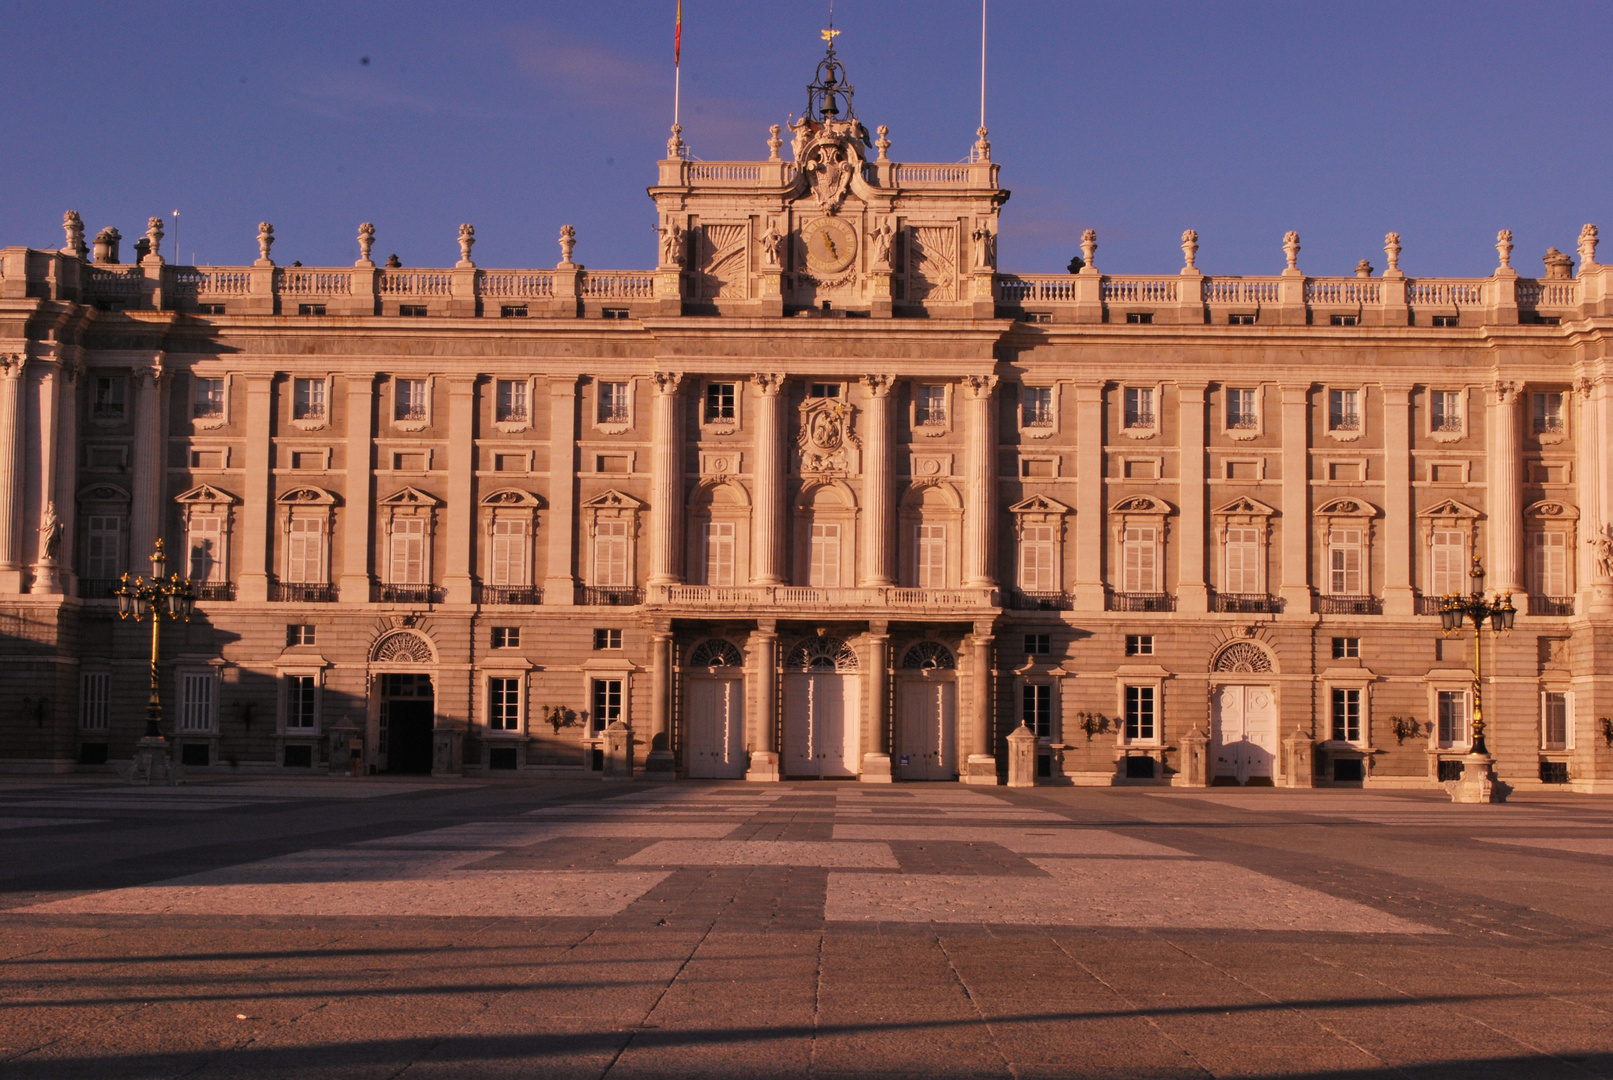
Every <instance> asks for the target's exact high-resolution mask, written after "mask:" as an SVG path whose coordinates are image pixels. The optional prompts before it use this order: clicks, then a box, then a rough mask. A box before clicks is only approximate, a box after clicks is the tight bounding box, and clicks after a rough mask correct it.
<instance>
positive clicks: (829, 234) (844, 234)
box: [801, 217, 857, 274]
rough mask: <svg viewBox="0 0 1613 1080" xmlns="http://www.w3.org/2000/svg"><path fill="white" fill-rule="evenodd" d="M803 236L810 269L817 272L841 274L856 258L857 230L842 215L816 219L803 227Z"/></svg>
mask: <svg viewBox="0 0 1613 1080" xmlns="http://www.w3.org/2000/svg"><path fill="white" fill-rule="evenodd" d="M801 239H802V240H803V241H804V242H805V244H806V257H807V269H808V270H811V271H812V272H813V273H815V274H838V273H839V272H840V271H842V270H844V269H845V268H846V267H848V266H850V265H851V261H852V259H854V258H856V257H857V230H856V229H854V228H852V226H851V225H850V224H849V223H848V222H846V221H844V220H842V219H840V218H832V217H821V218H814V219H813V220H811V221H809V222H807V223H806V225H805V226H804V227H803V228H802V229H801Z"/></svg>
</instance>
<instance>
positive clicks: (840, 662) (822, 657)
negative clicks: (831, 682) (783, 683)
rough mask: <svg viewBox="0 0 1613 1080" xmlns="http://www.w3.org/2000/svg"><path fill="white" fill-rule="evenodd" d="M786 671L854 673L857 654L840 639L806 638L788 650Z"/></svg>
mask: <svg viewBox="0 0 1613 1080" xmlns="http://www.w3.org/2000/svg"><path fill="white" fill-rule="evenodd" d="M784 667H785V669H786V670H788V671H856V670H857V654H856V653H855V652H853V651H852V648H851V646H850V645H847V644H846V643H845V642H844V641H842V640H841V639H840V638H832V637H821V638H816V637H815V638H807V639H806V640H805V641H802V642H801V643H800V644H798V645H796V647H795V648H793V649H791V650H790V656H789V659H788V660H786V661H785V663H784Z"/></svg>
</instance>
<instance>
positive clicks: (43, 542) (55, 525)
mask: <svg viewBox="0 0 1613 1080" xmlns="http://www.w3.org/2000/svg"><path fill="white" fill-rule="evenodd" d="M61 547H62V519H61V518H59V517H57V516H56V503H55V500H52V501H50V502H48V503H46V504H45V513H44V515H43V516H42V517H41V518H40V521H39V561H40V562H52V563H53V562H55V561H56V553H57V552H58V551H60V550H61Z"/></svg>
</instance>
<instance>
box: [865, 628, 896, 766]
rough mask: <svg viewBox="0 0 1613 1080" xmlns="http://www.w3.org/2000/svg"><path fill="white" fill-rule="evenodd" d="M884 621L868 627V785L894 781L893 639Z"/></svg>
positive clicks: (866, 763)
mask: <svg viewBox="0 0 1613 1080" xmlns="http://www.w3.org/2000/svg"><path fill="white" fill-rule="evenodd" d="M886 630H887V626H886V624H885V623H881V622H875V623H870V624H869V627H868V741H867V742H866V743H864V744H863V745H864V750H863V763H862V772H861V773H860V774H858V776H857V779H859V780H861V781H862V782H863V783H865V784H888V783H890V782H891V746H890V713H889V710H888V709H887V708H886V706H887V705H888V704H889V701H890V666H891V639H890V634H888V633H887V632H886Z"/></svg>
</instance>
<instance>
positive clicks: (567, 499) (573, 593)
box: [543, 375, 577, 607]
mask: <svg viewBox="0 0 1613 1080" xmlns="http://www.w3.org/2000/svg"><path fill="white" fill-rule="evenodd" d="M576 546H577V376H575V375H566V376H563V377H551V378H550V379H549V556H548V563H549V565H548V568H547V569H546V570H545V571H544V579H543V602H544V604H546V605H553V606H558V607H570V606H572V605H573V604H575V603H576V602H577V575H576V573H575V572H574V571H573V569H572V567H573V565H574V564H575V561H576V559H575V551H576Z"/></svg>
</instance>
